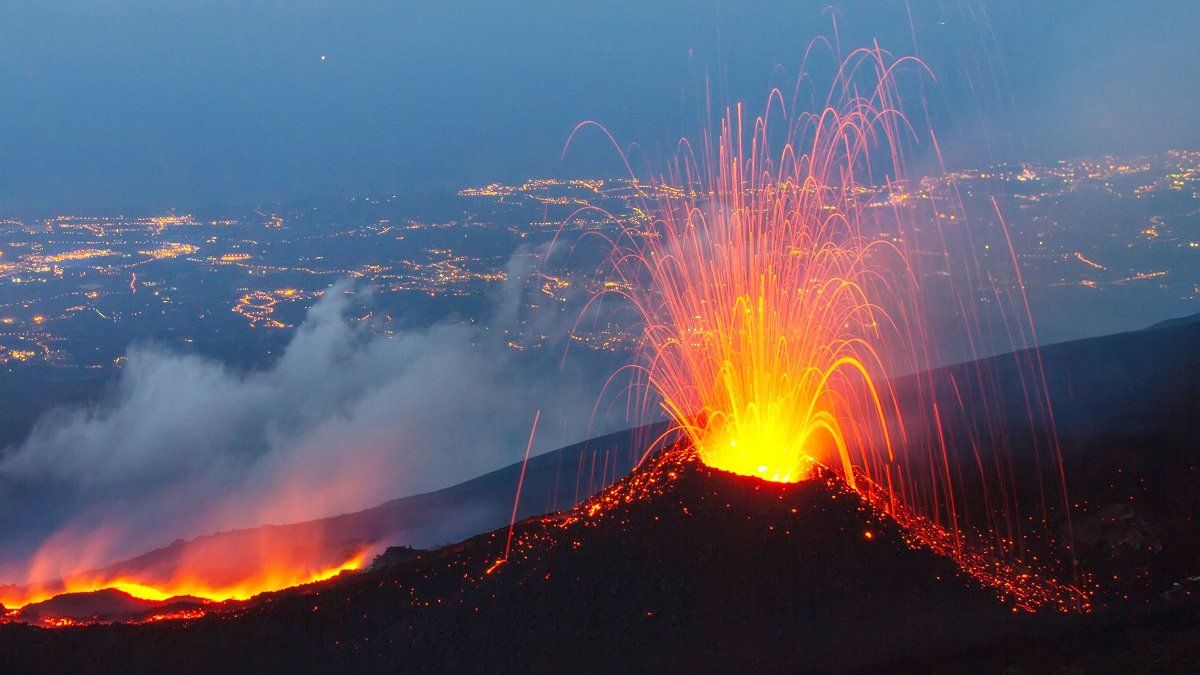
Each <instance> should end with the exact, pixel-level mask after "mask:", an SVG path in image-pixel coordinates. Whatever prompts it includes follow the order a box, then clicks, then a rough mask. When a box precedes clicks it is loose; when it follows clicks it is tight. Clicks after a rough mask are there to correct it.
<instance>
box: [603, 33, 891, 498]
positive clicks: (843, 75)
mask: <svg viewBox="0 0 1200 675" xmlns="http://www.w3.org/2000/svg"><path fill="white" fill-rule="evenodd" d="M872 56H873V57H876V59H877V60H875V61H870V60H869V58H870V57H872ZM871 65H875V66H876V68H877V69H878V75H877V78H876V82H875V86H874V87H873V90H872V91H870V93H868V94H852V92H853V91H854V90H853V89H852V88H851V84H852V82H851V79H850V78H851V73H852V72H855V71H858V70H859V69H860V68H865V67H869V66H871ZM891 67H892V66H887V67H885V65H884V62H883V60H882V55H881V54H880V53H879V52H868V51H862V52H858V53H856V55H855V56H854V57H852V58H851V59H850V60H849V61H847V63H846V64H845V65H843V67H842V71H841V72H840V73H839V77H838V82H837V85H836V86H835V90H840V91H841V92H842V95H843V96H844V97H845V98H846V102H845V103H844V104H842V105H833V104H830V105H827V106H826V107H824V108H823V109H822V110H820V111H819V112H818V113H815V114H807V113H806V114H803V115H799V116H796V117H794V118H791V119H789V118H787V116H786V114H785V113H786V111H784V110H783V104H782V97H781V96H780V97H776V96H774V95H773V97H772V100H773V102H776V103H778V106H777V107H778V108H779V110H778V114H780V115H783V117H784V120H783V122H782V123H777V122H776V121H775V120H773V119H771V113H772V112H775V111H774V108H773V107H772V106H771V105H770V104H768V112H767V114H765V115H764V116H762V117H760V118H757V119H755V120H754V121H753V123H752V124H750V125H747V124H746V123H745V121H744V119H743V113H742V109H741V107H740V106H738V107H737V108H736V109H733V110H730V111H728V112H727V114H726V116H725V118H724V119H723V120H722V121H721V127H720V132H719V137H718V139H717V140H716V142H715V149H709V148H710V146H712V145H714V144H712V143H705V145H704V147H705V157H704V158H703V162H695V161H693V158H691V157H687V158H685V159H684V160H683V161H682V162H681V164H680V165H679V166H678V167H677V173H678V175H677V176H675V179H676V181H677V182H678V183H679V184H682V185H683V188H682V189H674V190H672V189H666V188H665V186H663V189H658V190H656V194H657V203H654V204H652V205H651V206H650V207H648V209H647V212H649V213H652V214H654V218H653V220H651V221H650V223H649V224H648V225H647V226H645V227H639V226H636V225H635V226H633V227H631V228H629V229H628V230H627V231H626V232H625V234H624V237H623V238H622V240H621V241H619V242H616V245H617V248H618V250H619V256H618V260H617V264H616V273H617V275H618V276H619V277H620V278H621V281H623V282H625V283H623V284H621V287H622V288H631V289H632V290H631V291H630V292H629V293H628V297H629V299H631V300H632V301H633V302H634V304H635V305H636V306H637V307H638V309H639V310H640V311H641V313H642V316H643V317H644V319H645V330H644V333H643V341H642V350H643V355H644V359H643V364H644V370H643V372H644V375H645V380H646V382H645V383H646V384H647V385H648V389H649V390H651V391H653V392H654V393H655V394H657V395H658V396H659V397H660V399H661V402H662V405H663V407H664V408H665V409H666V411H667V412H668V414H669V415H670V416H671V418H672V419H673V420H674V421H675V423H676V425H677V426H678V429H679V430H680V431H682V432H683V433H684V434H685V435H686V436H687V437H688V438H689V439H690V440H691V442H692V443H693V445H694V446H695V447H696V448H697V449H698V451H699V454H700V457H701V458H702V459H703V461H704V462H705V463H707V464H709V465H710V466H713V467H715V468H720V469H724V470H727V471H731V472H734V473H739V474H745V475H753V476H758V477H761V478H765V479H768V480H773V481H782V482H792V481H798V480H802V479H804V478H805V477H807V476H808V474H809V473H810V472H811V470H812V468H813V466H814V464H815V463H825V464H833V465H837V466H840V467H841V468H842V470H843V473H844V475H845V476H846V478H847V480H848V481H850V482H851V484H853V480H854V478H853V476H854V471H853V470H852V467H853V466H855V465H861V464H863V463H864V462H871V463H874V462H876V461H890V460H891V459H893V457H894V449H893V435H894V433H893V430H892V428H891V427H892V425H893V424H894V422H889V410H892V411H894V410H895V409H896V405H895V401H894V399H893V397H892V395H891V392H890V390H888V389H887V388H886V386H885V387H883V388H882V389H881V386H880V385H879V384H877V383H878V382H879V381H880V378H882V377H883V376H884V375H886V374H887V373H888V372H889V366H899V365H902V364H900V363H897V362H896V361H898V360H899V359H897V358H896V357H901V358H903V357H907V356H908V355H909V353H910V352H911V349H908V350H905V349H903V348H899V349H898V348H897V347H898V346H900V345H902V344H903V343H905V342H906V341H907V342H910V343H911V335H910V334H909V333H908V332H907V330H908V328H909V326H908V325H905V324H902V323H898V322H897V320H896V318H897V317H899V318H901V319H903V318H904V317H905V316H907V315H908V313H909V311H910V310H911V309H912V307H911V304H912V303H911V300H912V299H913V297H914V295H913V294H912V293H911V292H910V290H911V287H912V286H913V284H914V279H913V277H912V274H911V273H910V270H909V268H908V265H907V260H906V258H905V254H904V251H903V250H902V249H901V248H900V247H898V246H897V245H896V244H895V243H894V242H893V240H892V239H891V238H890V235H889V237H880V236H868V234H866V229H867V228H865V227H864V218H863V216H862V212H863V210H864V208H865V206H866V202H867V200H868V199H869V198H870V197H871V196H873V195H874V193H873V192H871V191H869V190H867V189H866V188H865V187H863V186H864V185H865V184H867V183H869V181H870V180H871V179H872V176H871V174H870V166H869V162H870V159H869V155H868V151H869V150H870V148H871V147H872V146H874V145H876V144H878V143H879V140H878V139H879V138H884V139H887V138H890V135H891V134H892V133H894V132H895V129H896V128H897V127H898V126H899V125H900V124H901V123H902V119H903V118H902V116H901V115H900V112H899V110H897V109H896V108H895V107H894V106H893V105H892V104H891V88H890V85H889V79H888V71H889V69H890V68H891ZM780 126H782V127H783V128H782V129H780V128H778V127H780ZM780 134H782V135H783V136H784V137H785V138H784V143H783V146H782V149H781V150H780V151H777V152H774V153H772V150H771V140H772V138H773V137H774V136H778V135H780ZM891 159H892V160H893V162H895V163H898V162H897V157H896V155H895V152H893V153H892V157H891ZM860 172H861V174H862V175H860ZM873 233H877V230H873ZM884 349H886V350H887V353H886V354H885V353H881V350H884ZM888 358H891V359H892V361H893V362H892V363H888V362H887V361H886V359H888ZM905 365H907V364H905ZM891 417H892V418H895V417H898V415H891ZM866 448H873V449H876V450H877V452H878V455H872V456H870V457H868V456H866V455H865V454H864V451H865V449H866Z"/></svg>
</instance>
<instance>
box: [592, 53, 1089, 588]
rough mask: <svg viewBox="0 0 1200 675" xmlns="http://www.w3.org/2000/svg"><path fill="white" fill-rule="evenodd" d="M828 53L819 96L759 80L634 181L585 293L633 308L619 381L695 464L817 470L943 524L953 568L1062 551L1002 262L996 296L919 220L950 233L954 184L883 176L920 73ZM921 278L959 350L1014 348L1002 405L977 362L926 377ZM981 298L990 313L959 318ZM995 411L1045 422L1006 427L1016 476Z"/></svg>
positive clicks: (872, 58) (775, 476) (902, 133)
mask: <svg viewBox="0 0 1200 675" xmlns="http://www.w3.org/2000/svg"><path fill="white" fill-rule="evenodd" d="M837 61H838V62H839V63H840V65H839V66H838V67H837V68H836V69H835V71H836V73H835V75H834V77H833V80H832V84H831V86H830V88H829V93H828V94H827V95H826V96H825V97H824V101H825V102H824V103H823V104H821V105H817V106H815V107H814V109H812V110H800V109H798V108H797V106H796V105H795V104H794V101H796V100H799V99H800V98H801V96H800V95H799V90H800V86H799V85H798V87H797V92H798V93H797V95H796V96H794V97H792V101H793V103H792V104H790V105H789V104H786V103H785V96H784V95H783V94H782V93H781V92H779V91H778V90H777V91H774V92H772V94H771V96H770V97H769V99H768V103H767V106H766V111H765V112H764V113H763V114H762V115H761V116H759V117H756V118H754V119H753V120H752V121H750V122H747V120H746V119H745V117H744V114H743V111H742V107H741V106H740V105H738V106H736V107H734V108H731V109H727V111H726V113H725V115H724V116H723V118H722V119H721V122H720V126H719V131H718V132H717V133H716V134H715V137H714V135H713V134H711V133H706V134H705V136H704V139H703V142H702V143H700V144H696V145H692V144H689V143H687V142H686V141H685V142H682V143H681V146H680V147H681V148H683V150H682V151H681V152H680V154H679V156H678V157H677V159H676V162H675V165H674V166H673V167H672V169H671V171H669V172H668V176H667V177H664V178H662V179H658V180H654V181H650V182H649V183H640V185H642V186H643V188H642V190H641V198H642V203H641V204H640V205H639V207H638V209H637V210H638V212H639V214H645V217H644V218H638V219H636V220H634V221H633V222H632V223H629V224H626V225H625V226H624V227H623V230H622V232H621V234H620V236H619V237H618V238H616V239H615V240H611V241H610V242H609V243H610V244H611V246H612V248H613V250H614V263H613V275H614V277H615V278H614V279H613V282H614V283H611V284H609V286H610V288H609V290H606V291H605V292H604V294H617V295H620V296H622V297H624V298H625V299H626V300H627V301H629V302H630V303H631V304H632V305H633V306H634V307H635V308H636V310H637V311H638V313H639V314H640V316H641V317H642V319H643V322H644V328H643V330H642V337H641V343H640V358H639V360H638V364H637V365H636V366H635V367H634V370H635V372H636V373H637V378H638V382H637V383H635V384H637V385H640V386H635V387H633V389H634V390H635V391H639V392H642V398H641V405H643V406H645V405H649V404H651V403H657V404H659V405H661V407H662V408H663V409H664V410H665V412H666V413H667V415H668V416H669V417H670V419H671V421H672V422H673V426H674V429H673V431H674V432H675V433H678V434H681V435H682V436H683V437H684V438H686V439H687V441H688V442H689V444H690V445H691V446H692V447H694V448H695V449H696V451H697V454H698V456H699V457H700V459H701V460H702V461H703V462H704V463H705V464H708V465H709V466H711V467H714V468H718V469H722V470H726V471H730V472H733V473H737V474H743V475H748V476H756V477H759V478H763V479H767V480H771V481H781V482H794V481H799V480H803V479H805V478H807V477H809V476H810V474H812V472H813V471H814V468H816V467H828V468H830V469H832V470H834V471H836V472H837V473H838V474H839V475H840V476H841V478H842V480H844V481H845V483H846V484H847V485H848V486H849V487H850V488H851V489H855V490H858V491H859V492H860V493H861V494H863V496H864V497H868V498H869V501H870V502H871V503H872V505H874V506H876V507H879V508H882V509H884V510H885V511H888V512H890V513H892V514H893V516H894V517H896V518H897V520H903V521H904V522H902V523H901V524H905V523H909V524H910V525H913V527H916V525H914V524H916V523H920V524H921V527H923V528H926V529H928V531H934V530H936V531H938V532H941V533H944V534H945V536H940V535H939V536H938V537H935V538H932V539H931V541H932V540H933V539H936V541H937V545H938V547H939V549H940V550H942V551H943V552H945V553H947V554H948V555H951V556H953V557H956V558H957V559H958V560H959V561H960V563H961V564H963V566H964V568H970V567H973V568H975V569H982V568H983V567H986V565H983V564H982V563H978V562H971V561H972V560H974V558H973V556H976V555H983V554H979V552H980V551H987V552H988V553H986V556H991V557H994V558H995V559H997V560H1007V561H1009V562H1015V563H1022V564H1023V563H1024V562H1027V558H1028V559H1033V558H1034V556H1032V555H1027V548H1028V547H1029V546H1030V545H1031V544H1030V542H1031V541H1032V540H1034V539H1036V541H1035V542H1034V544H1035V545H1037V546H1040V547H1041V550H1042V551H1052V550H1062V548H1061V547H1060V546H1057V545H1056V544H1054V543H1053V541H1051V540H1052V538H1053V536H1052V534H1051V529H1052V527H1051V525H1050V522H1051V519H1050V518H1051V517H1050V512H1051V511H1054V510H1057V512H1056V515H1055V517H1062V518H1065V519H1066V522H1067V527H1068V529H1069V515H1067V514H1068V513H1069V504H1068V502H1067V499H1066V491H1065V478H1064V477H1063V475H1062V472H1061V453H1060V452H1059V450H1058V447H1057V440H1056V438H1054V437H1053V435H1054V432H1053V429H1054V424H1053V416H1052V411H1051V410H1050V406H1049V400H1048V397H1047V396H1046V395H1045V379H1044V374H1043V373H1042V370H1041V364H1040V357H1038V356H1037V353H1036V350H1032V351H1029V350H1028V348H1029V347H1031V346H1032V345H1033V344H1036V341H1035V337H1034V335H1033V331H1032V327H1031V325H1029V324H1027V323H1026V321H1027V320H1028V321H1029V322H1031V319H1029V317H1030V313H1029V311H1028V302H1027V300H1026V299H1025V296H1024V288H1023V286H1022V285H1021V280H1020V274H1019V270H1011V271H1012V272H1015V279H1016V281H1015V286H1016V287H1017V288H1016V290H1013V289H1002V288H1001V287H1000V284H999V282H998V281H997V280H996V277H995V276H992V275H991V274H989V273H985V272H981V271H980V270H979V269H978V268H977V266H978V258H977V256H976V253H975V249H974V248H973V246H974V242H973V241H972V240H971V236H972V235H971V234H970V233H969V232H967V233H965V234H964V233H963V232H962V231H957V232H954V233H953V234H952V235H947V234H946V233H945V231H944V230H942V229H941V225H940V222H941V220H942V219H945V220H946V221H950V222H954V224H955V225H957V226H963V227H964V228H965V223H964V221H965V214H964V213H963V212H962V210H961V203H959V202H957V201H955V198H954V196H953V195H954V189H955V188H953V187H952V188H951V189H949V190H948V191H947V192H948V193H949V194H950V195H951V196H950V197H949V202H950V203H948V204H939V203H936V202H935V200H934V199H933V197H932V196H931V193H930V192H928V191H926V192H925V193H924V195H923V196H922V197H921V198H920V199H912V197H913V194H912V191H911V187H912V184H911V183H908V182H907V181H906V180H904V179H903V178H902V177H901V174H902V172H903V170H904V164H905V161H904V154H905V151H904V147H905V145H904V143H902V142H901V141H902V137H909V138H914V137H916V134H915V132H914V129H913V127H912V126H911V125H910V124H909V122H908V120H907V119H906V118H905V116H904V114H903V112H902V111H901V109H900V106H899V97H898V95H897V92H896V86H895V84H894V79H895V72H896V70H897V68H898V67H901V66H904V65H905V64H906V63H907V64H909V65H912V66H913V67H915V68H917V69H923V66H922V65H921V64H920V63H919V62H918V61H916V60H915V59H899V60H893V59H892V57H890V56H889V55H888V54H887V52H885V51H883V50H881V49H879V48H878V47H876V48H874V49H862V50H858V51H855V52H854V53H852V54H851V55H850V56H849V57H848V58H846V59H837ZM800 81H801V82H802V83H803V82H806V81H807V82H811V81H812V80H811V78H801V80H800ZM814 98H817V97H814ZM583 126H585V125H581V127H580V128H583ZM577 131H578V129H577ZM929 138H930V141H931V143H930V145H931V146H932V147H933V148H934V149H935V150H936V147H937V144H936V138H935V137H934V136H933V135H932V133H930V136H929ZM935 154H936V153H935ZM914 202H921V203H920V204H914ZM956 219H957V220H956ZM1000 221H1001V222H1000V228H1001V230H1004V228H1005V225H1004V223H1003V219H1002V218H1001V219H1000ZM953 237H957V238H953ZM1004 239H1005V240H1006V241H1009V245H1008V247H1009V248H1011V240H1009V239H1008V236H1007V231H1006V230H1004ZM955 246H961V248H955ZM1012 263H1013V265H1014V267H1015V265H1016V256H1015V254H1014V255H1013V256H1012ZM973 264H974V267H973ZM924 265H931V266H933V267H934V269H933V270H929V269H926V268H925V267H924ZM956 270H964V271H963V273H962V274H958V275H956V273H955V271H956ZM929 272H933V273H929ZM956 276H958V277H962V279H960V280H957V281H956V280H955V278H956ZM938 277H941V278H946V279H948V280H949V281H946V282H943V283H944V285H946V286H948V287H949V291H948V292H945V293H944V295H943V296H942V298H941V300H940V302H941V303H942V304H945V305H948V306H949V307H951V308H953V309H954V310H957V311H956V312H955V314H957V316H958V317H959V320H960V322H961V323H962V324H963V334H964V335H965V337H961V338H959V339H961V344H964V345H966V348H964V349H962V351H963V352H965V356H966V358H967V359H968V360H975V359H977V358H978V357H979V356H980V355H979V353H978V351H977V350H978V349H979V348H980V347H979V345H980V343H983V342H988V340H985V339H984V337H985V336H983V335H982V333H987V334H988V335H987V336H986V337H987V338H989V339H991V338H994V337H995V336H996V334H997V333H999V332H1000V331H999V330H997V329H996V326H997V325H1000V326H1003V331H1005V332H1007V335H1008V344H1009V345H1010V346H1011V349H1013V350H1021V349H1026V350H1027V351H1025V352H1019V353H1014V354H1013V355H1012V356H1011V357H1010V358H1011V359H1012V360H1013V367H1012V370H1011V372H1012V373H1014V374H1015V379H1016V380H1018V381H1019V387H1020V388H1021V397H1020V398H1021V400H1022V401H1023V404H1021V406H1020V409H1019V410H1018V409H1016V406H1013V405H1010V404H1009V403H1008V402H1006V401H1003V402H1002V401H999V400H997V399H999V398H1000V396H999V394H997V392H998V391H999V390H1000V385H999V384H998V383H997V382H996V381H994V380H993V379H992V378H993V375H994V374H993V373H992V372H985V370H986V368H985V367H984V366H977V367H976V370H975V377H974V378H973V379H972V380H971V381H966V380H964V379H962V378H961V377H959V378H956V377H955V376H953V375H950V376H946V375H945V374H944V373H943V374H936V373H935V368H936V367H937V366H940V365H943V364H944V363H945V362H946V360H945V359H944V357H942V356H941V355H940V354H939V352H938V345H939V344H940V343H944V342H946V340H945V339H943V338H944V336H942V335H940V334H936V333H935V332H934V331H933V330H931V329H930V328H929V325H930V323H929V321H930V319H929V312H928V311H927V310H928V309H929V308H928V307H927V306H926V304H927V303H929V302H930V301H929V295H928V294H927V289H926V288H925V284H926V283H927V282H926V281H925V280H926V279H929V278H938ZM984 280H986V284H985V282H984ZM981 288H982V289H983V290H982V291H981V290H980V289H981ZM981 292H989V293H991V294H992V295H993V298H985V300H987V301H991V300H993V299H994V300H995V302H994V303H993V306H996V307H1000V308H1001V309H1000V312H999V313H1000V314H1001V319H991V318H983V317H981V316H980V314H981V312H980V310H979V309H978V307H977V305H978V304H979V300H978V298H979V296H980V293H981ZM944 314H945V313H944ZM991 342H993V343H994V342H995V340H991ZM960 358H961V357H960ZM988 367H991V366H988ZM898 376H904V377H905V378H907V380H908V381H907V384H905V385H904V386H903V387H899V386H898V385H897V384H896V381H897V379H896V378H897V377H898ZM1014 420H1019V422H1020V425H1021V426H1022V427H1023V428H1031V429H1046V430H1048V432H1047V434H1048V435H1049V436H1050V438H1046V437H1045V435H1039V434H1040V433H1041V432H1038V431H1034V432H1031V435H1030V437H1029V438H1027V439H1024V440H1022V441H1021V443H1024V444H1026V446H1025V447H1023V448H1022V451H1023V452H1026V451H1027V452H1026V454H1027V455H1028V456H1029V457H1030V459H1029V462H1028V466H1032V467H1033V468H1032V469H1030V470H1029V471H1027V473H1026V475H1023V476H1021V477H1018V476H1017V475H1016V471H1015V470H1014V468H1013V466H1014V464H1013V462H1012V461H1011V458H1012V452H1013V448H1012V440H1011V439H1012V435H1011V434H1010V429H1011V428H1012V427H1013V426H1015V425H1014ZM1044 465H1045V466H1044ZM1056 474H1057V478H1058V481H1057V482H1054V481H1052V480H1050V479H1049V478H1047V477H1054V476H1055V475H1056ZM860 483H861V485H860ZM1030 493H1032V494H1034V495H1036V496H1035V497H1034V498H1033V500H1032V502H1033V503H1035V504H1036V506H1035V507H1033V508H1030V507H1029V504H1030V503H1031V500H1030V498H1029V497H1028V495H1029V494H1030ZM901 516H903V518H901ZM1030 523H1032V524H1033V526H1032V527H1030V526H1029V525H1030ZM1035 530H1036V532H1035ZM968 548H970V550H968ZM986 556H985V557H986ZM1020 567H1021V566H1020V565H1018V566H1017V567H1014V568H1013V569H1017V568H1020ZM1000 568H1001V569H1002V568H1004V566H1003V565H1001V566H1000ZM989 574H990V572H989Z"/></svg>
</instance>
